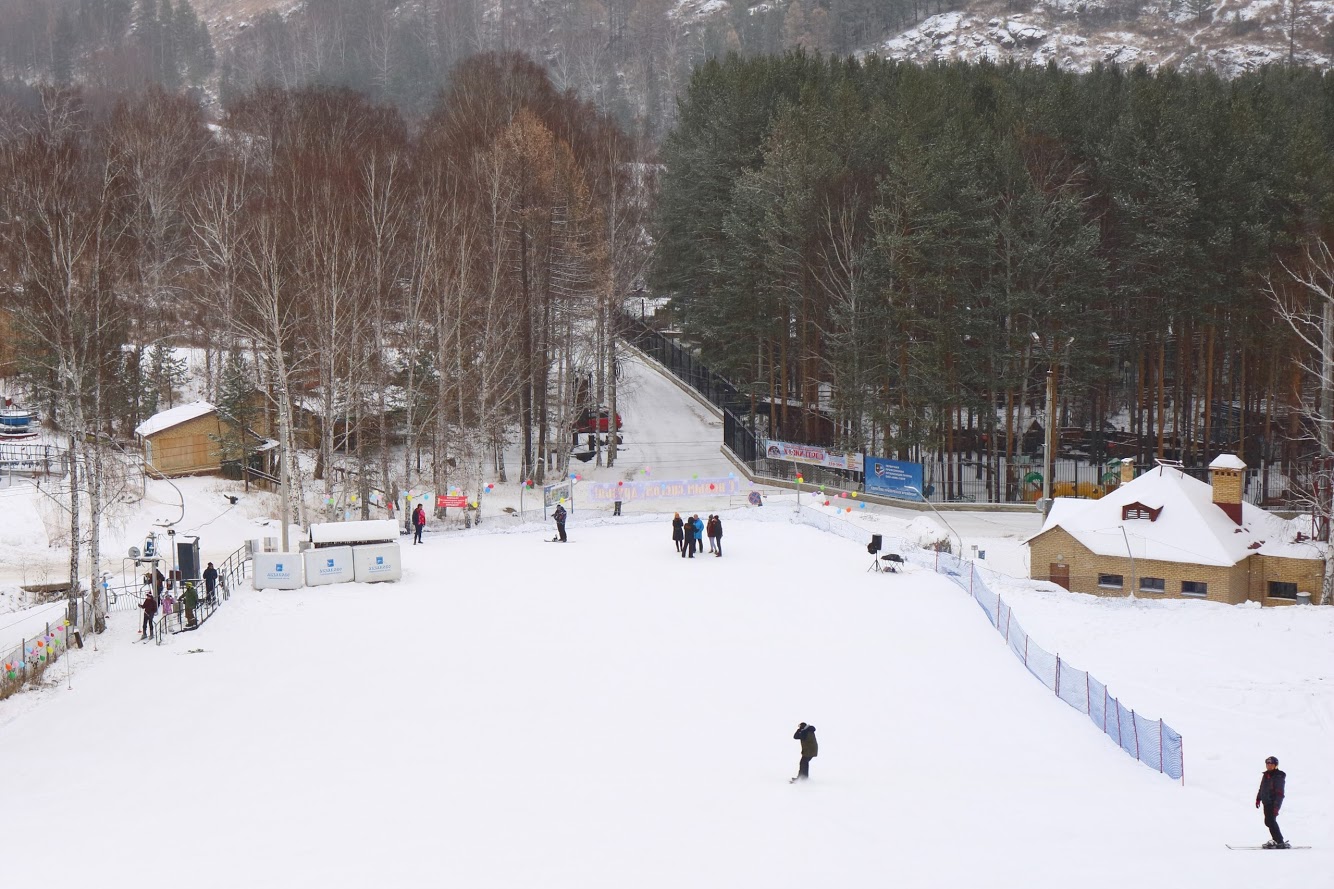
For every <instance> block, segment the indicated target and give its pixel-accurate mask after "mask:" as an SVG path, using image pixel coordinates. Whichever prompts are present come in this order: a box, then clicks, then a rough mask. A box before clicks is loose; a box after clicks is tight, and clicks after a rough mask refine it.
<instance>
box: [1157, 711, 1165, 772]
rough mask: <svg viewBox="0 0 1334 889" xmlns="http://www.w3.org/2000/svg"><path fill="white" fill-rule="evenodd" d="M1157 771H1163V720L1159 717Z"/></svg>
mask: <svg viewBox="0 0 1334 889" xmlns="http://www.w3.org/2000/svg"><path fill="white" fill-rule="evenodd" d="M1158 771H1160V772H1161V771H1164V769H1163V720H1162V718H1161V717H1159V719H1158Z"/></svg>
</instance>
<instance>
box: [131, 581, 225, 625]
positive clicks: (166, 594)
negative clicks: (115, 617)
mask: <svg viewBox="0 0 1334 889" xmlns="http://www.w3.org/2000/svg"><path fill="white" fill-rule="evenodd" d="M200 579H202V580H203V581H204V597H205V601H206V602H208V603H209V604H210V605H211V604H213V603H214V602H216V601H217V595H218V569H217V568H215V567H213V563H212V562H209V563H208V566H207V567H206V568H204V571H203V573H202V574H201V575H200ZM145 582H146V583H148V584H149V588H148V592H147V593H146V594H145V595H144V600H143V601H142V602H140V603H139V610H140V611H142V612H143V613H144V620H143V626H142V627H141V628H140V630H139V638H140V639H152V638H153V632H154V631H153V624H154V621H155V620H156V619H157V617H158V615H159V613H161V616H162V617H163V619H164V620H165V619H166V618H167V617H169V616H171V615H172V614H173V613H175V612H176V604H177V600H176V597H175V596H173V595H172V587H173V583H172V581H170V580H168V579H167V578H166V576H165V575H164V574H163V573H162V569H160V568H154V569H153V573H152V574H149V575H146V580H145ZM180 606H181V611H182V612H183V614H182V618H183V620H184V623H185V628H186V629H190V630H193V629H194V628H195V627H197V626H199V621H198V619H197V618H196V617H195V609H196V608H198V607H199V593H198V592H196V591H195V583H194V581H192V580H188V581H186V582H185V584H184V585H183V586H182V587H181V598H180Z"/></svg>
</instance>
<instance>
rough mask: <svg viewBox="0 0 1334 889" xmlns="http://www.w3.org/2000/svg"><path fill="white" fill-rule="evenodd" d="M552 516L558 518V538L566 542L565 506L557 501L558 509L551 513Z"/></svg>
mask: <svg viewBox="0 0 1334 889" xmlns="http://www.w3.org/2000/svg"><path fill="white" fill-rule="evenodd" d="M551 517H552V518H553V519H555V520H556V539H557V540H559V541H560V542H561V543H565V542H566V540H565V507H564V506H562V505H560V504H559V503H557V504H556V511H555V512H553V513H552V514H551Z"/></svg>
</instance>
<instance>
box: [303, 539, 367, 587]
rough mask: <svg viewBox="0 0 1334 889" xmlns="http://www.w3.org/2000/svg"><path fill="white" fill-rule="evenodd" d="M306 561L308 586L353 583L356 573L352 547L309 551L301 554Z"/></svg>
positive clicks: (327, 547) (332, 547) (330, 547)
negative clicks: (353, 565)
mask: <svg viewBox="0 0 1334 889" xmlns="http://www.w3.org/2000/svg"><path fill="white" fill-rule="evenodd" d="M301 555H302V556H304V557H305V561H306V584H307V585H308V586H323V585H324V584H326V583H351V582H352V580H353V578H354V577H355V574H356V572H355V571H354V570H353V567H352V547H350V546H326V547H324V548H323V549H308V550H306V551H305V552H304V553H302V554H301Z"/></svg>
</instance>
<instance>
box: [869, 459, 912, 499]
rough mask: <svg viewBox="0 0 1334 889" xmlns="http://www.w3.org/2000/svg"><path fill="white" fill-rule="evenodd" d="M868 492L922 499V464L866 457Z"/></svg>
mask: <svg viewBox="0 0 1334 889" xmlns="http://www.w3.org/2000/svg"><path fill="white" fill-rule="evenodd" d="M865 474H866V493H868V494H883V495H885V496H887V497H898V498H901V499H903V500H921V499H922V494H921V491H922V464H921V463H908V462H905V461H903V460H886V459H885V458H883V457H867V458H866V473H865Z"/></svg>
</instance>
